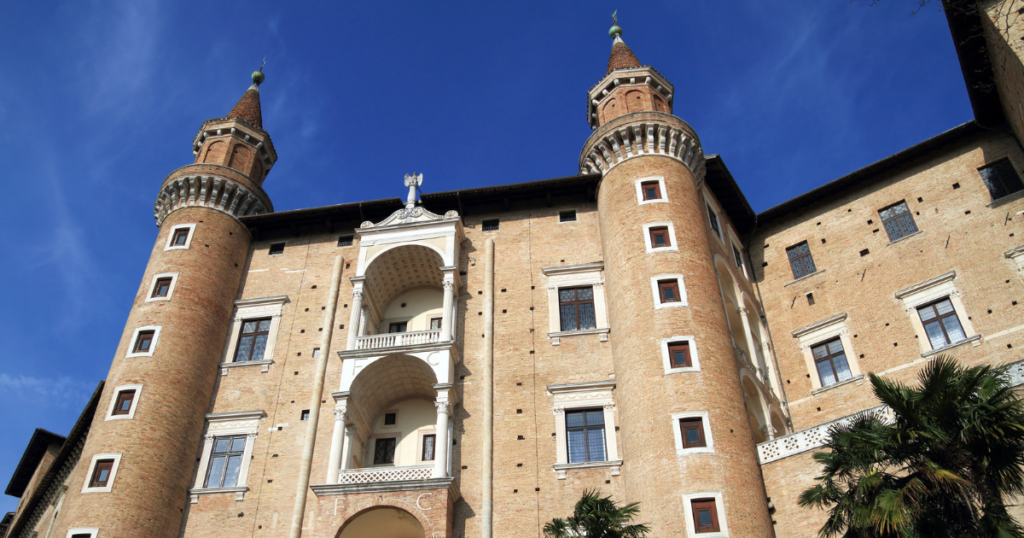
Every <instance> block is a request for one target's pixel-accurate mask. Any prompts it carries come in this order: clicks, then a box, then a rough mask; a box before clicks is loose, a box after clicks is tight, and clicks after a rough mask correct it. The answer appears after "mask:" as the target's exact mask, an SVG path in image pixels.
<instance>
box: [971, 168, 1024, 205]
mask: <svg viewBox="0 0 1024 538" xmlns="http://www.w3.org/2000/svg"><path fill="white" fill-rule="evenodd" d="M978 173H979V174H981V179H983V180H984V181H985V186H986V187H988V192H989V193H990V194H991V195H992V199H993V200H998V199H999V198H1002V197H1003V196H1007V195H1010V194H1013V193H1015V192H1017V191H1020V190H1024V184H1022V183H1021V181H1020V176H1019V175H1017V171H1016V170H1014V169H1013V164H1011V163H1010V160H1009V159H1002V160H999V161H996V162H994V163H992V164H990V165H987V166H983V167H981V168H979V169H978Z"/></svg>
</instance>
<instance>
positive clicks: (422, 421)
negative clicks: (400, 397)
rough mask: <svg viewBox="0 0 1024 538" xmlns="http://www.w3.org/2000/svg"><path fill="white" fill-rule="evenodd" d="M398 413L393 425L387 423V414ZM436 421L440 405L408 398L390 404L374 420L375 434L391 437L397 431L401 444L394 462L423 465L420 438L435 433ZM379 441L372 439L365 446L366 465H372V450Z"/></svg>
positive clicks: (398, 464) (374, 437) (374, 435)
mask: <svg viewBox="0 0 1024 538" xmlns="http://www.w3.org/2000/svg"><path fill="white" fill-rule="evenodd" d="M393 412H397V413H398V415H397V416H396V417H395V418H396V421H395V424H394V425H391V426H385V425H384V414H385V413H393ZM436 424H437V408H436V407H434V402H431V401H428V400H405V401H404V402H399V403H397V404H394V405H392V406H391V407H388V408H387V409H385V410H384V411H383V412H381V414H380V415H378V416H377V417H376V418H375V419H373V437H372V438H371V439H376V438H377V437H388V436H389V434H393V433H398V434H399V435H398V446H397V447H396V448H395V465H396V466H401V465H420V464H422V463H423V462H422V461H420V455H421V452H420V450H421V448H422V447H421V444H420V437H421V436H422V435H423V434H428V433H434V429H435V426H436ZM375 446H376V441H371V442H370V443H368V444H367V447H366V458H365V459H364V461H365V462H366V466H367V467H371V466H373V449H374V447H375Z"/></svg>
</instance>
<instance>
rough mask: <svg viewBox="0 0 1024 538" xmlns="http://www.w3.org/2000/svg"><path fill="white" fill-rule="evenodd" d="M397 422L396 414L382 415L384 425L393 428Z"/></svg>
mask: <svg viewBox="0 0 1024 538" xmlns="http://www.w3.org/2000/svg"><path fill="white" fill-rule="evenodd" d="M397 420H398V413H384V425H385V426H394V425H395V423H396V422H397Z"/></svg>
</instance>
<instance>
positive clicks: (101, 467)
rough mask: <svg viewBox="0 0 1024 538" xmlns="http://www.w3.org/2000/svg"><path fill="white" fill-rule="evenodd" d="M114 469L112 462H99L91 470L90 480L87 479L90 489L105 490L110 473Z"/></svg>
mask: <svg viewBox="0 0 1024 538" xmlns="http://www.w3.org/2000/svg"><path fill="white" fill-rule="evenodd" d="M113 468H114V460H100V461H97V462H96V465H95V466H94V467H93V469H92V478H91V479H89V487H90V488H105V487H107V481H108V480H110V471H111V470H112V469H113Z"/></svg>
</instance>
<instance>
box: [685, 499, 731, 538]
mask: <svg viewBox="0 0 1024 538" xmlns="http://www.w3.org/2000/svg"><path fill="white" fill-rule="evenodd" d="M704 499H711V500H713V501H714V503H715V512H716V515H717V516H718V530H717V531H713V532H701V533H698V532H697V528H696V525H695V524H696V521H694V519H693V516H694V514H693V502H694V501H701V500H704ZM683 507H684V513H685V516H686V530H687V533H688V535H689V536H694V537H696V536H700V537H701V538H728V536H729V522H728V518H727V517H726V512H727V510H726V505H725V502H724V500H723V497H722V492H721V491H695V492H692V493H686V494H684V495H683Z"/></svg>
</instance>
